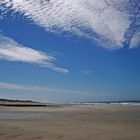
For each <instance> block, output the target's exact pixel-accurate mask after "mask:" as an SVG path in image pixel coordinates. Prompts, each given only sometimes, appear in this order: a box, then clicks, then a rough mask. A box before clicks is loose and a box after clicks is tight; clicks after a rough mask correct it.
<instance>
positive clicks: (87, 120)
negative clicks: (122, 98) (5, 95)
mask: <svg viewBox="0 0 140 140" xmlns="http://www.w3.org/2000/svg"><path fill="white" fill-rule="evenodd" d="M29 114H30V115H29ZM22 115H24V116H25V118H22V117H21V116H22ZM5 117H6V118H5ZM0 140H140V106H117V105H114V106H111V105H79V106H78V105H73V106H58V107H57V106H55V107H0Z"/></svg>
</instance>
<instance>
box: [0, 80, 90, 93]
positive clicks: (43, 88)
mask: <svg viewBox="0 0 140 140" xmlns="http://www.w3.org/2000/svg"><path fill="white" fill-rule="evenodd" d="M0 89H10V90H19V91H30V92H45V93H55V94H56V93H57V94H58V93H61V94H79V93H80V94H88V92H86V93H85V92H82V91H76V90H70V89H60V88H53V87H47V86H35V85H34V86H33V85H32V86H27V85H19V84H13V83H5V82H0Z"/></svg>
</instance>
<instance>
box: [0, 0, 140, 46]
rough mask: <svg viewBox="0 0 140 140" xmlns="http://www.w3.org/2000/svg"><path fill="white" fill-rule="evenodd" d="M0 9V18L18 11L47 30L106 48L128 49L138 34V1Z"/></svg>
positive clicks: (24, 1)
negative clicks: (89, 41) (64, 33)
mask: <svg viewBox="0 0 140 140" xmlns="http://www.w3.org/2000/svg"><path fill="white" fill-rule="evenodd" d="M0 7H1V11H2V12H1V13H2V14H1V17H4V16H5V15H6V12H7V11H9V10H12V11H13V12H12V13H13V14H15V13H16V12H20V13H21V14H22V15H23V16H25V17H26V18H28V19H29V20H31V21H33V22H34V23H36V24H38V25H39V26H41V27H44V28H45V29H46V30H47V31H51V32H57V33H58V32H65V31H66V32H70V33H72V34H76V35H78V36H83V37H86V38H90V39H92V40H94V41H97V42H98V43H101V46H103V47H106V48H122V47H123V46H124V45H126V44H127V45H128V46H129V45H130V44H131V40H132V39H133V37H134V36H137V34H136V31H140V29H139V28H140V10H139V9H140V3H139V0H132V1H131V0H2V1H0ZM103 44H104V45H103ZM132 44H135V43H132ZM132 47H133V46H132V45H131V48H132ZM134 47H135V46H134Z"/></svg>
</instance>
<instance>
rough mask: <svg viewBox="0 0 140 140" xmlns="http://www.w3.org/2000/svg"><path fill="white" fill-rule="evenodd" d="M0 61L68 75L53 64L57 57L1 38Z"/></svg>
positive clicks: (6, 38) (64, 70)
mask: <svg viewBox="0 0 140 140" xmlns="http://www.w3.org/2000/svg"><path fill="white" fill-rule="evenodd" d="M0 59H3V60H8V61H14V62H25V63H31V64H37V65H39V66H41V67H45V68H49V69H52V70H55V71H57V72H61V73H68V70H67V69H64V68H60V67H57V66H55V65H54V64H53V62H54V60H55V57H54V56H52V55H50V54H47V53H45V52H42V51H38V50H35V49H32V48H29V47H25V46H23V45H21V44H18V43H17V42H15V41H14V40H12V39H10V38H8V37H4V36H2V35H1V36H0Z"/></svg>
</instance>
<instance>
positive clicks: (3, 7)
mask: <svg viewBox="0 0 140 140" xmlns="http://www.w3.org/2000/svg"><path fill="white" fill-rule="evenodd" d="M139 56H140V4H139V3H138V0H134V1H129V0H120V1H115V0H106V1H105V0H98V1H97V0H87V1H86V0H74V1H71V0H65V1H63V0H50V1H47V0H42V1H41V0H36V1H33V0H29V1H26V0H12V1H9V0H2V1H0V97H1V98H12V99H27V100H29V99H31V100H37V101H43V102H57V103H66V102H92V101H110V100H135V99H140V93H139V92H140V57H139Z"/></svg>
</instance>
